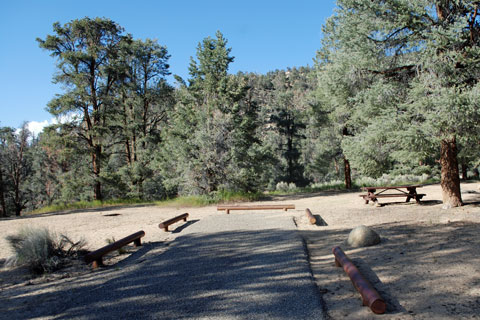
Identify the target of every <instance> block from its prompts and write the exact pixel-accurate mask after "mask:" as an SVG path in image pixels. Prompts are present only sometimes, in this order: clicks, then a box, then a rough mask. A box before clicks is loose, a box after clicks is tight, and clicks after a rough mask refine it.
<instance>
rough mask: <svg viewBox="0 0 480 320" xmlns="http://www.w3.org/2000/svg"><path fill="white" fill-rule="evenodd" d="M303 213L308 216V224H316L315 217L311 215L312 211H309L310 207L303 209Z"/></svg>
mask: <svg viewBox="0 0 480 320" xmlns="http://www.w3.org/2000/svg"><path fill="white" fill-rule="evenodd" d="M305 214H306V216H307V218H308V221H309V222H310V224H316V223H317V219H316V218H315V217H314V216H313V214H312V212H311V211H310V209H308V208H307V209H305Z"/></svg>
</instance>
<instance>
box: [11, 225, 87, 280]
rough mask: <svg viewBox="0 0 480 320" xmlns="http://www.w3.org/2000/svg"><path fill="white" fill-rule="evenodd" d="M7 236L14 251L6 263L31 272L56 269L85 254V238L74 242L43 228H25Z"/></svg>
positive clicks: (38, 272) (44, 271) (46, 271)
mask: <svg viewBox="0 0 480 320" xmlns="http://www.w3.org/2000/svg"><path fill="white" fill-rule="evenodd" d="M6 239H7V241H8V243H9V245H10V246H11V247H12V249H13V251H14V255H13V256H12V257H10V258H9V259H8V260H7V262H6V265H7V266H10V267H11V266H26V267H28V269H29V270H30V271H31V272H32V273H34V274H43V273H49V272H53V271H56V270H59V269H61V268H63V267H65V266H67V265H69V262H71V261H72V260H73V259H78V258H79V256H82V255H84V254H85V250H83V248H84V247H85V245H86V242H85V240H83V239H81V240H80V241H77V242H73V241H72V240H70V239H69V238H68V237H67V236H65V235H63V234H62V235H60V236H57V235H56V234H55V233H52V232H50V231H49V230H48V229H46V228H37V229H33V228H24V229H21V230H20V231H19V232H18V233H17V234H15V235H10V236H7V237H6Z"/></svg>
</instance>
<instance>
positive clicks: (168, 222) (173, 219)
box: [158, 213, 188, 232]
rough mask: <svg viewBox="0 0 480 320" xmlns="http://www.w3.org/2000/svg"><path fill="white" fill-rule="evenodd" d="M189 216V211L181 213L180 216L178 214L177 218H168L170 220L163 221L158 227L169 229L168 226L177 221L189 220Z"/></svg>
mask: <svg viewBox="0 0 480 320" xmlns="http://www.w3.org/2000/svg"><path fill="white" fill-rule="evenodd" d="M187 217H188V213H184V214H181V215H179V216H176V217H175V218H172V219H168V220H165V221H163V222H162V223H160V224H159V225H158V227H159V228H160V229H165V232H166V231H168V226H169V225H171V224H173V223H175V222H177V221H180V220H182V219H183V221H187Z"/></svg>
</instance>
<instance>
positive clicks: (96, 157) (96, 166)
mask: <svg viewBox="0 0 480 320" xmlns="http://www.w3.org/2000/svg"><path fill="white" fill-rule="evenodd" d="M101 155H102V147H101V146H99V145H96V146H95V150H94V152H93V154H92V165H93V176H94V179H95V182H94V186H93V199H95V200H100V201H102V200H103V198H102V183H101V181H100V168H101V166H100V161H101V159H100V158H101Z"/></svg>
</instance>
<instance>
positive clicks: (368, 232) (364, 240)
mask: <svg viewBox="0 0 480 320" xmlns="http://www.w3.org/2000/svg"><path fill="white" fill-rule="evenodd" d="M379 243H380V236H379V235H378V233H376V232H375V231H373V229H371V228H369V227H366V226H364V225H361V226H358V227H356V228H354V229H353V230H352V231H351V232H350V234H349V235H348V240H347V244H348V245H349V246H351V247H354V248H358V247H368V246H374V245H376V244H379Z"/></svg>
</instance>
